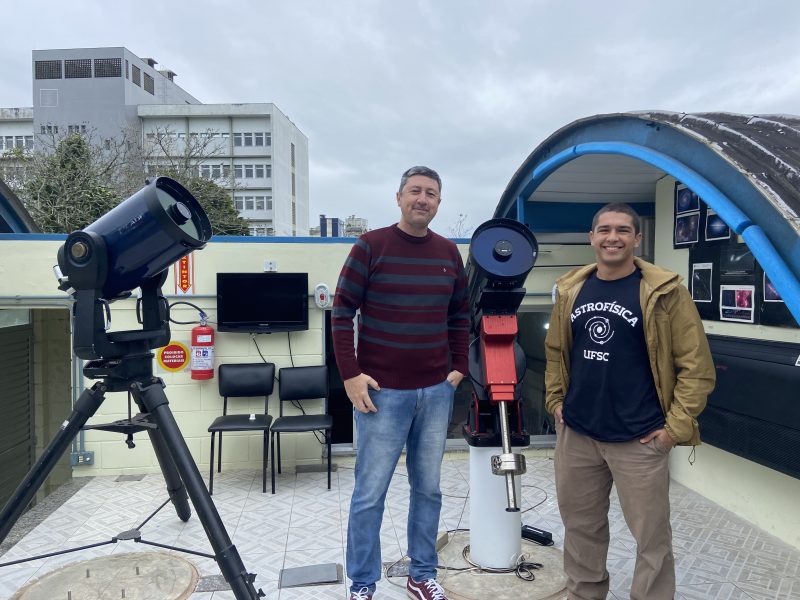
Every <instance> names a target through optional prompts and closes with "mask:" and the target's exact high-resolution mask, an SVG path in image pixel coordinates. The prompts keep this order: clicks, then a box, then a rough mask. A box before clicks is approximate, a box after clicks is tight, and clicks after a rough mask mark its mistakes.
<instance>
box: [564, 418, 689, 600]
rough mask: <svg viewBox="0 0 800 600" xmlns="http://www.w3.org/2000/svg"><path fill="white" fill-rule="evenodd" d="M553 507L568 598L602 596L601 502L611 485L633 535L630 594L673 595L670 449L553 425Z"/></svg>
mask: <svg viewBox="0 0 800 600" xmlns="http://www.w3.org/2000/svg"><path fill="white" fill-rule="evenodd" d="M557 432H558V439H557V442H556V453H555V475H556V491H557V493H558V507H559V509H560V511H561V519H562V521H563V522H564V571H565V573H566V575H567V590H568V592H569V596H568V597H569V599H570V600H604V599H605V598H606V596H607V594H608V587H609V581H608V571H607V570H606V558H607V556H608V542H609V529H608V508H609V503H610V500H609V494H610V492H611V485H612V483H613V484H615V485H616V486H617V493H618V495H619V501H620V505H621V506H622V514H623V515H624V516H625V522H626V523H627V524H628V527H629V528H630V530H631V534H633V537H634V539H635V540H636V567H635V570H634V574H633V584H632V585H631V593H630V597H631V600H672V598H674V596H675V560H674V558H673V556H672V528H671V526H670V523H669V467H668V455H669V451H668V450H666V449H664V448H662V447H661V446H660V445H659V444H658V442H656V441H655V440H653V441H651V442H650V443H648V444H642V443H640V442H639V440H633V441H631V442H616V443H610V442H598V441H595V440H593V439H592V438H589V437H586V436H584V435H581V434H579V433H578V432H576V431H575V430H573V429H570V428H569V427H567V426H566V424H565V425H557Z"/></svg>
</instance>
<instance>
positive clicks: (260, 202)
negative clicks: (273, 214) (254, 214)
mask: <svg viewBox="0 0 800 600" xmlns="http://www.w3.org/2000/svg"><path fill="white" fill-rule="evenodd" d="M264 206H265V204H264V196H256V210H264Z"/></svg>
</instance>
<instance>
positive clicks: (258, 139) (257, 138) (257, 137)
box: [253, 132, 264, 146]
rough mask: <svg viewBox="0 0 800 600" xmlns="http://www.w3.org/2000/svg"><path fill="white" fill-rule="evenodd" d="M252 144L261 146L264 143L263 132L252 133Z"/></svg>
mask: <svg viewBox="0 0 800 600" xmlns="http://www.w3.org/2000/svg"><path fill="white" fill-rule="evenodd" d="M253 145H254V146H263V145H264V134H263V133H258V132H256V133H254V134H253Z"/></svg>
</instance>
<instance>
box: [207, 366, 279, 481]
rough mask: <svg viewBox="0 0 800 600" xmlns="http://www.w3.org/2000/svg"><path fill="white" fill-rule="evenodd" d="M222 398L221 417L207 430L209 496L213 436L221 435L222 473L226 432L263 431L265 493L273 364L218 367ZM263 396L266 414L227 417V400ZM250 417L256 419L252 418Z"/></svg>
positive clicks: (212, 474) (262, 468)
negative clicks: (209, 463)
mask: <svg viewBox="0 0 800 600" xmlns="http://www.w3.org/2000/svg"><path fill="white" fill-rule="evenodd" d="M218 375H219V395H220V396H222V397H223V398H224V399H225V400H224V401H223V405H222V416H221V417H217V418H216V419H215V420H214V422H213V423H212V424H211V426H210V427H209V428H208V431H209V432H210V433H211V476H210V477H209V478H208V493H209V494H213V493H214V436H215V435H216V434H217V433H219V450H218V451H217V473H220V472H221V471H222V432H223V431H262V432H263V433H264V448H263V453H262V464H261V480H262V488H263V492H264V493H266V491H267V458H268V457H269V452H268V448H267V436H268V435H269V426H270V425H271V424H272V416H271V415H269V414H268V412H269V395H270V394H271V393H272V390H273V387H274V383H275V365H274V364H272V363H264V362H260V363H245V364H229V365H220V366H219V371H218ZM253 396H264V413H263V414H255V415H251V414H250V413H247V414H235V415H229V414H228V398H244V397H247V398H250V397H253ZM251 416H252V417H253V418H251Z"/></svg>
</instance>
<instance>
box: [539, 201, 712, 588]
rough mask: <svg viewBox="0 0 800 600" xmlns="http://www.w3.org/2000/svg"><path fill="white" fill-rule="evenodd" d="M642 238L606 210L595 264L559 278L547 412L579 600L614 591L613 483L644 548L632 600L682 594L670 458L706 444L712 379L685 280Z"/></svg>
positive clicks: (629, 213) (595, 235)
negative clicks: (644, 255) (638, 252)
mask: <svg viewBox="0 0 800 600" xmlns="http://www.w3.org/2000/svg"><path fill="white" fill-rule="evenodd" d="M641 238H642V236H641V233H640V220H639V216H638V215H637V213H636V212H635V211H634V210H633V209H632V208H631V207H630V206H628V205H627V204H609V205H607V206H604V207H603V208H602V209H600V211H598V213H597V214H596V215H595V217H594V220H593V222H592V230H591V232H590V233H589V239H590V242H591V244H592V247H593V248H594V251H595V255H596V257H597V263H596V264H592V265H587V266H585V267H580V268H578V269H574V270H573V271H570V272H569V273H567V274H566V275H564V276H563V277H561V278H559V280H558V281H557V282H556V298H555V305H554V306H553V313H552V316H551V319H550V326H549V329H548V332H547V338H546V341H545V346H546V354H547V369H546V373H545V383H546V387H547V397H546V406H547V410H548V411H549V412H550V413H552V414H553V415H554V417H555V421H556V432H557V434H558V441H557V443H556V453H555V476H556V490H557V493H558V504H559V509H560V511H561V517H562V520H563V522H564V570H565V572H566V574H567V589H568V592H569V598H570V600H578V599H580V600H601V599H604V598H606V595H607V594H608V588H609V578H608V571H607V570H606V557H607V554H608V543H609V527H608V509H609V494H610V492H611V486H612V484H616V487H617V492H618V494H619V499H620V504H621V506H622V511H623V514H624V516H625V521H626V522H627V523H628V526H629V527H630V530H631V533H632V535H633V537H634V538H635V539H636V544H637V549H636V567H635V570H634V576H633V583H632V586H631V593H630V597H631V600H668V599H669V600H671V599H672V598H673V597H674V594H675V564H674V559H673V555H672V529H671V527H670V522H669V512H670V511H669V468H668V463H669V459H668V455H669V451H670V450H671V449H672V447H673V446H675V445H676V444H682V445H697V444H699V443H700V436H699V432H698V426H697V415H698V414H700V412H701V411H702V410H703V408H704V407H705V404H706V398H707V397H708V395H709V394H710V393H711V391H712V390H713V388H714V381H715V375H714V365H713V362H712V359H711V352H710V350H709V347H708V341H707V340H706V336H705V332H704V330H703V325H702V322H701V321H700V316H699V315H698V313H697V309H696V308H695V306H694V303H693V301H692V299H691V296H690V295H689V292H688V290H687V289H686V288H685V287H684V286H683V285H681V279H680V277H679V276H678V275H677V274H675V273H672V272H671V271H667V270H666V269H662V268H660V267H657V266H655V265H652V264H650V263H648V262H645V261H642V260H639V259H638V258H635V257H634V255H633V253H634V249H635V248H637V247H638V246H639V244H640V242H641Z"/></svg>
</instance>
